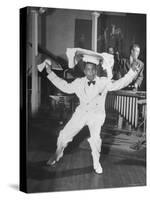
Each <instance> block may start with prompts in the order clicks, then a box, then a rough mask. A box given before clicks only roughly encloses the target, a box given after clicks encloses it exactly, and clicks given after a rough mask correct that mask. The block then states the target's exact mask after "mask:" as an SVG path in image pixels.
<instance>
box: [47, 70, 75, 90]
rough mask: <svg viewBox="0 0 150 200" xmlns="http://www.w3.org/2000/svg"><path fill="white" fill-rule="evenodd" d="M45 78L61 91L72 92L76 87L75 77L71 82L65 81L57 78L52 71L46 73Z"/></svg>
mask: <svg viewBox="0 0 150 200" xmlns="http://www.w3.org/2000/svg"><path fill="white" fill-rule="evenodd" d="M47 78H48V79H49V80H50V81H51V82H52V83H53V84H54V85H55V86H56V87H57V88H58V89H60V90H61V91H62V92H64V93H68V94H73V93H75V91H76V88H77V79H76V80H74V81H72V82H71V83H67V81H65V80H63V79H62V78H59V77H58V76H57V75H56V74H55V73H54V72H51V73H50V74H48V76H47Z"/></svg>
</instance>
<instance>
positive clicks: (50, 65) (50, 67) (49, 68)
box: [45, 59, 52, 74]
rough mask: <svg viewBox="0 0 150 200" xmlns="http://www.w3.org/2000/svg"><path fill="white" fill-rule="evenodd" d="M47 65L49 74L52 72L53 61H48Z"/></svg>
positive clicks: (46, 61)
mask: <svg viewBox="0 0 150 200" xmlns="http://www.w3.org/2000/svg"><path fill="white" fill-rule="evenodd" d="M45 65H46V72H47V73H48V74H49V73H51V72H52V63H51V60H49V59H46V60H45Z"/></svg>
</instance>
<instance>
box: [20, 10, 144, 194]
mask: <svg viewBox="0 0 150 200" xmlns="http://www.w3.org/2000/svg"><path fill="white" fill-rule="evenodd" d="M137 21H138V23H136V22H137ZM146 92H147V91H146V14H140V13H122V12H120V13H119V12H108V11H107V12H106V11H102V10H99V11H98V10H96V11H95V10H93V11H92V10H73V9H60V8H47V7H44V8H43V7H25V8H21V9H20V190H21V191H23V192H26V193H39V192H54V191H73V190H87V189H88V190H89V189H102V188H120V187H133V186H145V185H146V121H147V113H146V111H147V109H146V106H147V99H146Z"/></svg>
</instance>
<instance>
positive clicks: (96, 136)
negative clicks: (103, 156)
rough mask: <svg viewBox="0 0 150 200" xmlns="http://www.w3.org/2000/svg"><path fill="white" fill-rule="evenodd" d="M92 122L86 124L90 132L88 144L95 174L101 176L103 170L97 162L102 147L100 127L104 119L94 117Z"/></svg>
mask: <svg viewBox="0 0 150 200" xmlns="http://www.w3.org/2000/svg"><path fill="white" fill-rule="evenodd" d="M94 119H95V120H94ZM92 121H93V122H90V123H88V127H89V130H90V138H89V139H88V142H89V144H90V147H91V153H92V158H93V167H94V170H95V172H96V173H98V174H101V173H102V172H103V169H102V167H101V164H100V162H99V159H100V152H101V145H102V140H101V137H100V133H101V126H102V125H103V121H104V119H103V118H102V119H101V118H99V117H98V118H97V117H95V118H93V120H92Z"/></svg>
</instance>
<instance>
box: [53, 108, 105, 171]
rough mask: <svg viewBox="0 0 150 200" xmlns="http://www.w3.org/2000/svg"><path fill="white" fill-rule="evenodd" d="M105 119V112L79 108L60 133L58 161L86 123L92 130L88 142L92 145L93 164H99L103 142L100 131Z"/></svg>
mask: <svg viewBox="0 0 150 200" xmlns="http://www.w3.org/2000/svg"><path fill="white" fill-rule="evenodd" d="M104 121H105V113H104V112H91V111H90V112H88V111H82V110H81V109H78V108H77V109H76V111H75V113H74V114H73V115H72V117H71V119H70V120H69V121H68V123H67V124H66V125H65V127H64V128H63V129H62V130H61V131H60V133H59V137H58V140H57V150H56V152H59V155H58V157H57V161H58V160H59V159H60V158H61V157H62V156H63V151H64V149H65V147H66V146H67V144H68V143H69V142H71V141H72V140H73V138H74V136H75V135H77V134H78V132H79V131H80V130H81V129H82V128H83V127H84V126H85V125H87V126H88V127H89V131H90V137H89V139H88V142H89V144H90V147H91V153H92V158H93V165H94V167H95V168H96V166H97V165H98V164H99V158H100V152H101V143H102V142H101V137H100V132H101V126H102V125H103V123H104Z"/></svg>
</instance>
